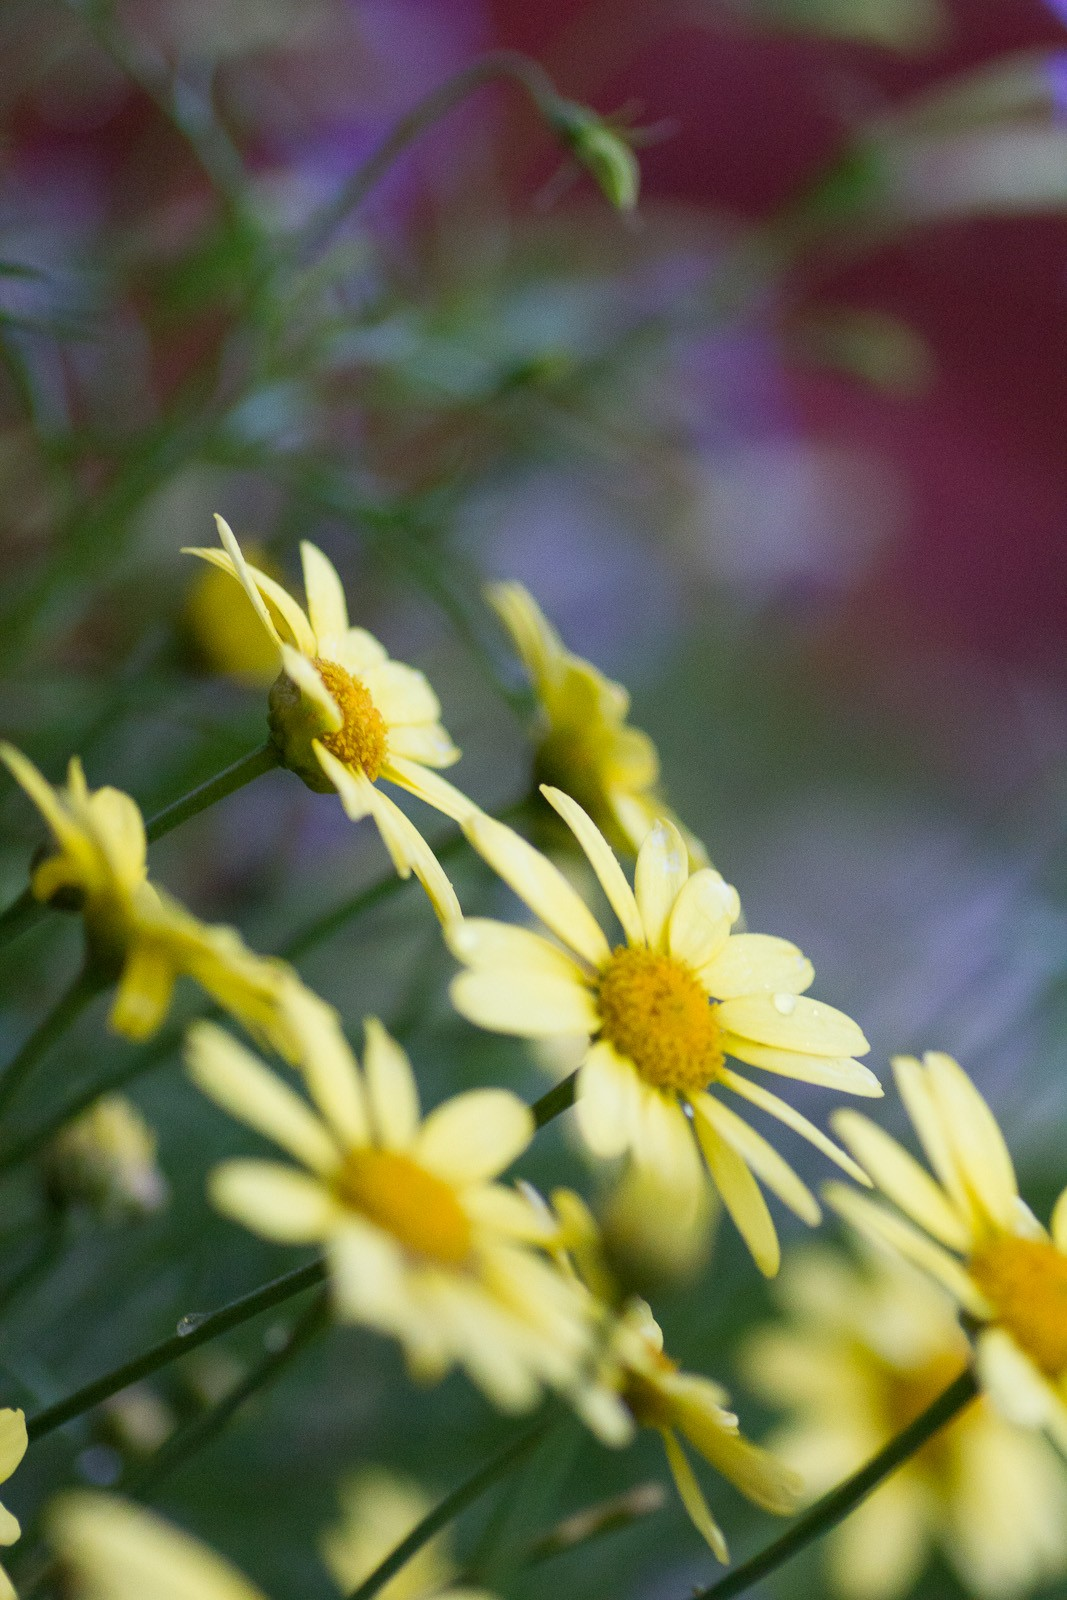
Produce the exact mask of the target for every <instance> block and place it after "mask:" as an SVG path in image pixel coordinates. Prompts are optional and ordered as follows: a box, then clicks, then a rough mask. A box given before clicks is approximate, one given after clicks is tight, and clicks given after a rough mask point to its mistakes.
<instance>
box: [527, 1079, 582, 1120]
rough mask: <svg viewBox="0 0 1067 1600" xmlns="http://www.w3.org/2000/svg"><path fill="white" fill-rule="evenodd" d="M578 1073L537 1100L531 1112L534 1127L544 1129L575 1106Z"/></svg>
mask: <svg viewBox="0 0 1067 1600" xmlns="http://www.w3.org/2000/svg"><path fill="white" fill-rule="evenodd" d="M577 1077H578V1074H577V1072H572V1073H571V1075H570V1077H569V1078H564V1079H563V1081H562V1083H557V1084H556V1087H555V1088H554V1089H549V1091H548V1093H547V1094H543V1095H542V1096H541V1098H540V1100H535V1101H534V1103H533V1105H532V1106H531V1107H530V1110H531V1111H532V1112H533V1115H534V1126H535V1127H538V1128H543V1127H544V1125H545V1123H546V1122H551V1121H552V1119H553V1117H558V1116H559V1115H560V1113H561V1112H563V1111H569V1110H570V1108H571V1106H572V1105H573V1104H574V1085H575V1081H576V1080H577Z"/></svg>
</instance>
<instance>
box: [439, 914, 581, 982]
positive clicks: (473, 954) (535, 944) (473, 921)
mask: <svg viewBox="0 0 1067 1600" xmlns="http://www.w3.org/2000/svg"><path fill="white" fill-rule="evenodd" d="M445 940H446V942H447V944H448V948H449V949H450V950H451V952H452V954H453V955H454V956H455V958H456V960H457V961H462V962H463V963H464V964H465V965H466V966H468V967H475V968H483V967H512V968H515V969H517V970H518V971H519V972H540V973H544V974H545V975H546V976H547V977H551V978H562V979H564V981H565V982H567V983H582V982H584V980H585V974H584V972H583V969H582V968H581V967H580V966H579V965H578V963H577V961H575V959H574V957H573V956H572V955H570V954H569V952H568V951H566V950H561V949H560V947H559V945H557V944H552V943H550V941H549V940H548V939H543V938H542V937H541V935H540V934H539V933H533V932H532V931H531V930H530V929H529V928H520V927H519V926H518V925H517V924H516V923H514V922H496V921H494V920H492V919H491V918H489V917H464V918H463V919H462V920H461V921H459V922H454V923H453V924H452V925H451V927H450V928H448V929H447V930H446V932H445Z"/></svg>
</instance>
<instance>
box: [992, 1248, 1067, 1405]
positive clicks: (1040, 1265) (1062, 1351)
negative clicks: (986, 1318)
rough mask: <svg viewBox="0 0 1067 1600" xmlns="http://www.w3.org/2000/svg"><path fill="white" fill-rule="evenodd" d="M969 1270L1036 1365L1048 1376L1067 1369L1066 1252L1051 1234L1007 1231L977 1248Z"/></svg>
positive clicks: (1013, 1336)
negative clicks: (1033, 1235)
mask: <svg viewBox="0 0 1067 1600" xmlns="http://www.w3.org/2000/svg"><path fill="white" fill-rule="evenodd" d="M970 1270H971V1276H972V1278H973V1279H974V1281H975V1283H976V1284H977V1285H978V1287H979V1289H981V1291H982V1293H983V1294H984V1295H985V1297H986V1299H987V1300H988V1301H990V1303H991V1304H992V1306H993V1307H994V1310H995V1312H996V1318H995V1320H996V1321H997V1322H998V1323H999V1324H1000V1325H1001V1327H1003V1328H1006V1329H1007V1331H1008V1332H1009V1333H1010V1334H1011V1336H1012V1338H1013V1339H1014V1340H1015V1342H1016V1344H1017V1345H1018V1346H1019V1348H1020V1350H1023V1351H1025V1353H1026V1354H1027V1355H1028V1356H1029V1357H1030V1359H1031V1361H1032V1362H1033V1363H1034V1365H1035V1366H1037V1367H1038V1368H1040V1370H1041V1371H1042V1372H1043V1373H1044V1374H1045V1376H1046V1377H1047V1378H1059V1377H1060V1376H1061V1374H1063V1373H1064V1372H1067V1256H1065V1255H1064V1254H1063V1253H1062V1252H1061V1251H1059V1250H1057V1249H1056V1246H1055V1245H1054V1244H1050V1243H1049V1241H1048V1240H1047V1239H1019V1238H1016V1237H1015V1236H1014V1235H1012V1234H1007V1235H1002V1236H1001V1237H1000V1238H997V1239H991V1240H990V1241H989V1243H988V1244H986V1245H983V1246H982V1247H981V1248H980V1249H979V1250H978V1251H976V1253H975V1254H974V1255H973V1256H972V1257H971V1261H970Z"/></svg>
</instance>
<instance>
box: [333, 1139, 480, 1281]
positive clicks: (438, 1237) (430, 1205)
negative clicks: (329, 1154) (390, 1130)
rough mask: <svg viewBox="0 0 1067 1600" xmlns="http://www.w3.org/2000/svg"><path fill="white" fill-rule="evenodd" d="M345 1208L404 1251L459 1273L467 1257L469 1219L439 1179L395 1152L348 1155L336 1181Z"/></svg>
mask: <svg viewBox="0 0 1067 1600" xmlns="http://www.w3.org/2000/svg"><path fill="white" fill-rule="evenodd" d="M337 1192H338V1195H339V1196H340V1198H341V1200H342V1202H343V1203H344V1204H345V1205H346V1206H351V1207H352V1208H353V1210H356V1211H361V1212H362V1213H363V1215H364V1216H365V1217H369V1218H370V1220H371V1222H373V1223H375V1224H376V1225H377V1226H378V1227H379V1228H383V1229H384V1230H385V1231H386V1232H387V1233H391V1234H392V1235H393V1236H394V1238H396V1239H398V1240H399V1242H400V1243H401V1244H402V1245H403V1246H404V1248H405V1250H409V1251H410V1252H411V1254H412V1255H414V1256H420V1257H422V1258H423V1259H424V1260H426V1261H433V1262H436V1263H437V1264H438V1265H440V1266H443V1267H461V1266H463V1265H464V1264H465V1263H466V1262H467V1260H468V1259H469V1257H470V1254H471V1249H472V1246H473V1243H474V1232H473V1229H472V1228H471V1223H470V1218H469V1217H468V1216H467V1213H466V1212H465V1211H464V1209H463V1207H462V1206H461V1205H460V1203H459V1201H458V1200H457V1199H456V1196H455V1192H454V1191H453V1189H452V1188H451V1187H450V1185H449V1184H447V1183H446V1182H445V1181H444V1179H443V1178H438V1177H435V1175H434V1174H433V1173H432V1172H427V1171H426V1168H425V1167H420V1166H419V1165H418V1163H417V1162H415V1161H412V1159H411V1157H410V1156H405V1155H401V1154H400V1153H399V1152H397V1151H395V1150H371V1149H364V1150H352V1151H350V1152H349V1154H348V1156H347V1158H346V1160H345V1164H344V1167H343V1168H342V1170H341V1174H340V1176H339V1178H338V1179H337Z"/></svg>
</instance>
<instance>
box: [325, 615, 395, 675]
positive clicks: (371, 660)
mask: <svg viewBox="0 0 1067 1600" xmlns="http://www.w3.org/2000/svg"><path fill="white" fill-rule="evenodd" d="M331 647H332V649H333V652H334V654H333V656H332V658H331V659H332V660H333V661H334V662H335V663H336V665H337V666H339V667H344V669H345V671H346V672H350V673H351V674H352V676H353V677H354V678H360V679H362V680H363V681H366V678H367V675H368V674H369V673H371V672H373V671H374V669H375V667H379V666H381V664H382V662H383V661H388V659H389V657H388V656H387V654H386V650H385V646H384V645H383V644H382V643H381V642H380V640H378V639H376V638H375V637H374V635H373V633H368V632H367V630H366V628H349V629H348V630H347V631H346V632H345V634H344V636H343V637H342V638H340V639H335V640H331Z"/></svg>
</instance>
